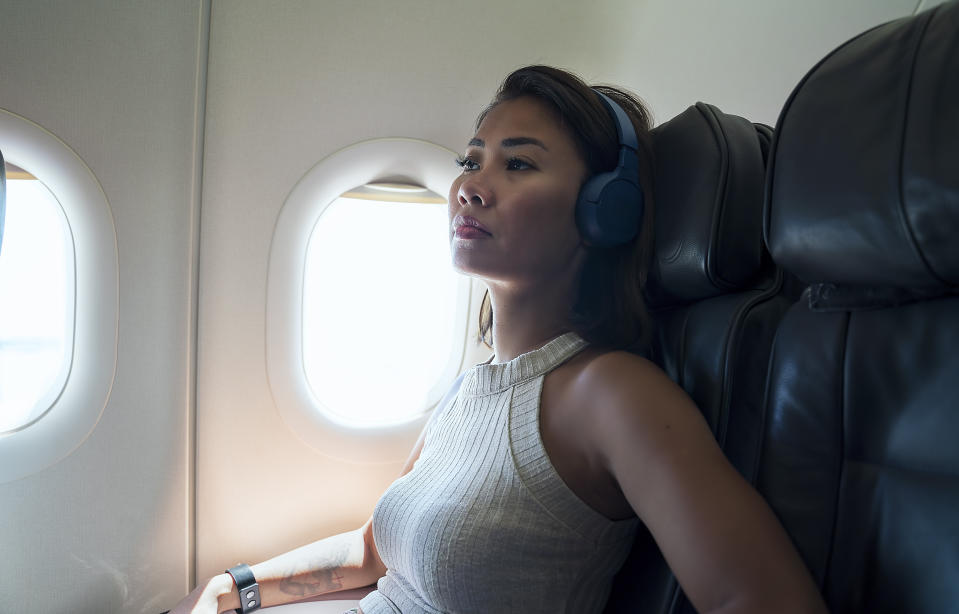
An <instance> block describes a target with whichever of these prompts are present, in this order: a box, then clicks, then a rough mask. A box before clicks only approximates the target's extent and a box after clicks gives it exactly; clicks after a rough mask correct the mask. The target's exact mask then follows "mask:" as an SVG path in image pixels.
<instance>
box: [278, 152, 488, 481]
mask: <svg viewBox="0 0 959 614" xmlns="http://www.w3.org/2000/svg"><path fill="white" fill-rule="evenodd" d="M455 156H456V153H455V152H454V151H452V150H450V149H447V148H445V147H442V146H440V145H436V144H434V143H430V142H427V141H422V140H419V139H412V138H401V137H393V138H380V139H372V140H368V141H362V142H360V143H356V144H354V145H350V146H348V147H345V148H343V149H341V150H339V151H336V152H334V153H333V154H331V155H330V156H328V157H326V158H324V159H323V160H321V161H320V162H318V163H317V164H316V165H314V166H313V168H311V169H310V170H309V171H308V172H307V173H306V174H305V175H304V176H303V177H302V178H301V179H300V180H299V182H297V184H296V185H295V186H294V187H293V189H292V191H291V192H290V194H289V196H287V199H286V201H285V202H284V204H283V207H282V209H281V210H280V214H279V216H278V217H277V222H276V226H275V228H274V231H273V239H272V242H271V245H270V259H269V265H268V275H267V300H266V360H267V373H268V379H269V382H270V392H271V394H272V396H273V400H274V403H275V405H276V409H277V411H278V413H279V414H280V417H281V418H282V420H283V422H284V423H285V424H286V425H287V427H288V428H289V429H290V430H291V431H293V433H294V434H295V435H296V436H297V437H299V438H300V439H301V440H302V441H304V442H305V443H306V444H307V445H309V446H310V447H312V448H314V449H315V450H317V451H319V452H321V453H323V454H324V455H326V456H329V457H332V458H336V459H340V460H349V461H350V462H353V463H356V462H362V463H389V462H397V461H401V460H403V459H405V458H406V457H407V456H408V455H409V451H410V441H409V440H410V439H411V438H415V437H416V435H417V434H418V433H419V432H420V431H421V430H422V428H423V426H424V424H425V423H426V420H427V419H428V418H429V415H430V411H429V409H427V410H426V411H425V412H424V413H423V414H422V415H420V416H417V417H416V418H413V419H411V420H409V421H406V422H402V423H398V424H391V425H384V426H363V427H357V426H350V425H345V424H343V423H341V422H339V421H337V420H336V419H335V418H333V417H331V416H328V415H326V412H325V411H324V410H323V408H322V407H321V406H319V404H318V402H317V400H316V398H315V397H314V396H313V393H312V391H311V390H310V386H309V383H308V382H307V379H306V374H305V373H304V371H303V358H302V357H303V344H302V326H303V278H304V268H305V265H306V250H307V246H308V244H309V239H310V237H311V235H312V231H313V228H314V227H315V225H316V222H317V221H318V220H319V218H320V216H321V215H322V214H323V211H324V210H325V209H326V207H327V206H329V205H330V204H331V203H332V202H333V201H335V200H336V199H337V198H338V197H339V196H340V195H342V194H343V193H345V192H348V191H350V190H352V189H354V188H356V187H357V186H362V185H366V184H368V183H373V182H376V181H382V180H384V178H396V177H403V178H406V179H408V180H409V181H411V182H415V183H417V184H419V185H422V186H424V187H426V188H428V189H429V190H432V191H433V192H436V193H437V194H446V193H447V192H448V191H449V186H450V184H451V183H452V182H453V179H455V178H456V176H457V174H458V173H459V169H457V168H456V166H455V165H454V164H453V162H452V161H453V159H454V158H455ZM466 283H467V284H468V290H466V296H465V305H466V308H467V310H469V306H470V305H471V303H472V296H471V293H472V284H471V283H469V282H468V281H467V282H466ZM458 332H459V337H460V338H462V340H463V341H462V346H461V351H460V361H459V364H457V365H451V367H450V368H449V369H448V370H447V373H446V374H445V376H446V378H448V379H449V382H448V383H447V384H446V385H447V386H448V385H449V384H451V383H452V382H453V380H454V379H455V377H456V375H457V373H458V372H459V370H460V369H461V368H462V364H463V360H464V357H465V354H466V345H467V344H466V335H467V318H466V317H464V318H463V322H462V327H461V328H460V329H459V331H458ZM440 396H442V395H440Z"/></svg>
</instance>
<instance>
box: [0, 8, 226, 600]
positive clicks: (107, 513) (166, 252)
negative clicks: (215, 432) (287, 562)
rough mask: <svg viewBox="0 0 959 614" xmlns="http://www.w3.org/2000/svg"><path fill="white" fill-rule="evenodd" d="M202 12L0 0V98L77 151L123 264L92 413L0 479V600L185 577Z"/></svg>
mask: <svg viewBox="0 0 959 614" xmlns="http://www.w3.org/2000/svg"><path fill="white" fill-rule="evenodd" d="M206 15H207V14H206V12H205V9H204V3H203V2H196V1H194V0H175V1H164V2H136V3H130V2H119V3H118V2H114V1H113V0H84V1H83V2H52V1H51V2H20V1H16V0H12V1H10V0H2V1H0V108H3V109H5V110H7V111H10V112H12V113H15V114H17V115H20V116H23V117H26V118H27V119H29V120H31V121H33V122H35V123H36V124H38V125H40V126H42V127H43V128H44V129H45V130H47V131H49V132H50V133H51V134H53V135H55V136H56V137H57V138H59V139H60V140H62V141H63V143H64V144H65V145H66V147H67V148H69V149H70V150H72V151H74V152H75V153H76V155H77V156H78V157H79V158H80V159H81V160H82V161H83V163H84V164H85V166H87V167H89V169H90V171H91V172H92V174H93V176H94V177H95V178H96V180H97V181H98V182H99V184H100V185H101V186H102V189H103V194H104V195H105V198H106V200H107V201H108V202H109V205H110V210H111V211H112V214H113V221H114V223H115V230H116V239H115V242H113V241H111V240H104V242H103V246H104V247H106V248H108V249H110V250H116V256H115V258H116V262H117V263H118V267H119V268H118V270H117V271H116V272H114V273H113V287H114V289H115V290H114V292H113V293H110V292H103V293H102V297H101V298H102V300H103V302H104V305H103V307H104V309H107V310H109V309H110V307H111V306H110V303H111V302H113V305H114V306H115V309H116V311H115V313H116V314H118V319H115V320H114V323H113V331H112V332H111V333H109V334H98V333H97V331H95V330H91V331H87V333H86V334H90V335H93V336H94V339H93V340H92V342H93V343H100V344H107V345H112V346H113V348H112V349H111V350H110V353H113V352H115V353H116V365H117V367H116V373H115V375H114V374H113V372H112V367H111V370H110V373H109V375H108V379H109V380H110V383H112V391H111V392H110V395H109V401H108V402H107V403H106V405H105V407H104V406H103V401H104V400H105V398H106V395H103V398H101V399H100V403H101V404H100V407H99V408H97V411H100V410H102V414H101V415H100V419H99V422H97V423H96V427H95V428H93V430H92V432H90V434H89V436H88V437H87V438H86V439H85V440H84V441H83V443H82V444H80V445H79V447H77V448H76V449H75V450H74V451H73V452H72V453H71V454H69V455H68V456H66V457H65V458H62V460H59V461H58V462H55V463H54V464H52V465H50V466H48V467H47V468H46V469H43V470H41V471H39V472H37V473H34V474H32V475H29V476H25V477H22V478H20V479H18V480H15V481H12V482H8V483H4V484H0V502H2V504H0V553H2V556H0V595H2V596H3V597H2V602H0V611H3V612H44V613H57V612H81V613H89V614H93V613H97V614H100V613H104V612H123V613H128V612H145V613H152V614H156V613H157V612H159V611H161V610H164V609H167V608H168V607H170V606H171V605H172V603H173V602H175V600H176V599H178V598H179V597H181V596H182V595H183V594H184V593H185V592H186V590H187V588H188V585H189V579H190V573H189V572H190V562H191V558H192V557H191V554H192V553H191V551H190V535H191V533H190V528H191V526H190V525H191V514H190V490H191V486H192V485H191V474H190V448H191V446H192V441H191V437H190V432H191V419H190V411H191V407H190V405H191V390H192V376H191V373H192V371H193V365H192V355H193V353H192V338H193V334H192V331H191V328H192V326H193V322H192V315H191V314H192V305H193V304H194V302H195V299H194V297H193V290H192V284H193V282H194V280H195V274H194V271H193V269H194V265H193V259H194V253H195V250H194V227H195V224H194V221H193V220H194V213H195V210H196V207H197V205H198V203H197V198H196V196H197V194H198V189H197V185H196V180H197V177H198V175H197V173H196V170H197V153H198V144H199V142H200V140H199V139H198V136H200V135H201V133H200V132H199V129H200V127H201V125H200V124H199V123H198V121H200V120H202V98H203V97H202V95H200V94H201V92H202V81H203V78H202V74H203V73H204V72H205V68H206V60H205V49H206V45H205V36H206V32H207V29H206V23H207V16H206ZM198 111H200V113H198ZM3 138H4V135H3V134H0V148H2V147H3ZM68 213H69V212H68ZM74 221H77V223H81V221H80V220H79V219H78V220H71V223H73V222H74ZM109 273H110V272H109V271H106V274H108V275H109ZM117 289H118V292H119V294H117ZM77 290H78V293H80V292H85V291H96V289H95V288H86V289H84V288H78V289H77ZM78 324H82V323H81V322H78ZM78 334H83V333H78ZM78 350H80V351H83V350H82V348H79V347H78ZM86 358H87V357H85V356H80V355H77V356H75V357H74V359H75V361H83V360H85V359H86ZM97 385H98V386H99V385H102V384H101V383H99V382H98V383H97ZM51 416H52V414H51ZM39 424H42V420H41V422H40V423H38V425H39ZM91 426H92V423H91ZM24 432H27V431H24ZM4 462H6V459H4Z"/></svg>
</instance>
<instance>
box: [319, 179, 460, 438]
mask: <svg viewBox="0 0 959 614" xmlns="http://www.w3.org/2000/svg"><path fill="white" fill-rule="evenodd" d="M375 189H376V188H375V187H374V188H373V190H374V191H375ZM367 192H369V190H367ZM350 194H351V195H352V194H356V191H353V192H351V193H350ZM430 194H431V196H433V197H435V195H434V194H432V193H430ZM370 198H371V197H370V196H369V195H363V196H362V197H361V198H348V197H340V198H338V199H337V200H335V201H334V202H332V203H330V205H329V206H328V207H326V209H325V210H324V211H323V214H322V215H321V216H320V218H319V220H318V221H317V223H316V226H315V227H314V229H313V233H312V235H311V236H310V240H309V245H308V247H307V255H306V266H305V269H304V286H303V367H304V371H305V374H306V379H307V382H308V383H309V386H310V389H311V390H312V393H313V395H314V396H315V398H316V399H317V401H319V403H320V404H321V406H322V407H323V408H325V409H326V410H327V411H328V412H330V414H331V416H330V417H331V418H332V419H334V420H336V421H337V422H341V423H343V424H345V425H349V426H359V427H362V426H385V425H390V424H397V423H401V422H404V421H407V420H410V419H411V418H414V417H416V416H418V415H420V414H422V413H423V412H425V411H427V410H428V409H430V407H431V405H432V404H433V403H435V402H436V401H437V400H438V398H436V397H437V386H443V385H445V384H447V383H448V382H445V381H441V379H442V378H443V375H444V373H445V372H446V371H447V370H448V366H449V364H450V362H451V361H456V362H457V364H458V361H459V359H460V353H461V352H462V343H463V342H462V339H458V338H457V339H454V337H455V335H456V331H457V330H458V327H457V326H456V322H457V321H456V318H457V317H461V316H462V315H463V314H459V313H458V311H457V309H458V305H459V304H462V301H459V302H458V297H459V294H460V293H462V292H464V289H465V291H466V292H468V282H467V280H466V278H464V277H462V276H460V275H458V274H456V273H454V271H453V269H452V267H451V266H450V254H449V242H448V238H447V237H448V234H447V233H448V231H447V213H446V206H445V204H437V203H436V202H435V201H436V200H437V199H436V198H434V199H433V202H387V201H383V200H371V199H370ZM439 202H442V203H445V200H444V199H441V198H440V199H439Z"/></svg>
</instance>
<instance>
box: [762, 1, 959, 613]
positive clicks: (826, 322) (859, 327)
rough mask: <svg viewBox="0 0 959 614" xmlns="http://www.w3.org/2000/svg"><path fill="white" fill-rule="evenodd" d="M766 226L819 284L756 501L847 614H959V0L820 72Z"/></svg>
mask: <svg viewBox="0 0 959 614" xmlns="http://www.w3.org/2000/svg"><path fill="white" fill-rule="evenodd" d="M765 225H766V229H765V230H766V236H767V242H768V245H769V248H770V251H771V253H772V254H773V257H774V259H775V261H776V262H777V263H779V264H780V265H781V266H782V267H783V268H785V269H787V270H788V271H791V272H792V273H794V274H795V275H797V276H798V277H799V278H801V279H802V280H804V281H805V282H808V283H809V284H811V285H810V288H809V291H808V292H807V293H806V296H805V300H803V301H801V302H799V303H797V304H796V305H795V306H793V307H792V308H791V309H790V311H789V312H788V313H787V315H786V317H785V318H784V319H783V321H782V323H781V325H780V329H779V331H778V332H777V336H776V340H775V344H774V347H773V352H772V361H771V367H770V377H769V383H768V391H767V395H766V400H765V404H766V421H765V426H764V433H765V442H764V446H763V451H762V457H761V464H760V472H759V478H758V487H759V488H760V491H761V492H762V493H763V495H764V496H765V497H766V498H767V500H768V501H769V502H770V504H771V505H772V507H773V509H774V511H775V512H776V513H777V514H778V516H779V517H780V519H781V521H782V522H783V524H784V526H785V527H786V529H787V531H788V532H789V533H790V535H791V536H792V537H793V539H794V541H795V542H796V544H797V546H798V548H799V550H800V552H801V554H802V556H803V558H804V559H805V561H806V563H807V564H808V566H809V567H810V569H811V570H812V572H813V574H814V577H815V578H816V580H817V581H818V582H819V585H820V587H821V588H822V590H823V593H824V595H825V597H826V600H827V603H828V605H829V608H830V611H832V612H833V613H834V614H837V613H843V612H869V613H872V614H882V613H890V614H891V613H896V614H902V613H910V614H916V613H918V614H922V613H929V614H932V613H936V614H941V613H943V612H959V3H955V2H953V3H949V4H944V5H941V6H939V7H936V8H935V9H933V10H931V11H928V12H926V13H923V14H920V15H918V16H916V17H912V18H906V19H902V20H899V21H895V22H892V23H889V24H886V25H883V26H880V27H878V28H875V29H872V30H870V31H868V32H866V33H864V34H862V35H860V36H859V37H857V38H854V39H853V40H851V41H849V42H848V43H846V44H845V45H843V46H842V47H840V48H839V49H837V50H836V51H835V52H833V53H832V54H830V55H829V56H827V57H826V58H825V59H824V60H823V61H822V62H820V63H819V65H817V66H816V67H815V68H814V69H813V70H812V71H811V72H810V73H809V74H808V75H807V76H806V78H805V79H804V80H803V81H802V82H801V83H800V85H799V86H798V87H797V89H796V90H795V91H794V92H793V95H792V96H791V98H790V100H789V101H788V102H787V104H786V106H785V108H784V110H783V113H782V115H781V116H780V120H779V123H778V125H777V129H776V136H775V139H774V142H773V147H772V151H771V158H770V176H769V182H768V186H767V208H766V211H765Z"/></svg>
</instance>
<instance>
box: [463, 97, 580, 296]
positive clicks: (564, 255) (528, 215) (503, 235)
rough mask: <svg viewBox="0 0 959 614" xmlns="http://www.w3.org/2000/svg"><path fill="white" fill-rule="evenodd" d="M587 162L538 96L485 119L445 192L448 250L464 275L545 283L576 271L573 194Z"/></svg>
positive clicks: (497, 110)
mask: <svg viewBox="0 0 959 614" xmlns="http://www.w3.org/2000/svg"><path fill="white" fill-rule="evenodd" d="M586 174H587V171H586V164H585V163H584V162H583V160H582V157H581V156H580V154H579V152H578V151H577V149H576V146H575V144H574V142H573V139H572V138H571V137H570V136H569V135H568V134H567V133H566V131H565V130H564V129H563V128H561V127H560V125H559V121H558V119H557V117H556V115H555V113H554V112H553V111H552V110H551V109H550V108H549V107H547V106H545V105H543V104H542V103H540V102H539V101H538V100H536V99H535V98H530V97H523V98H517V99H515V100H510V101H507V102H503V103H501V104H499V105H497V106H496V107H494V108H493V109H492V110H491V111H490V112H489V113H488V114H487V115H486V117H485V118H484V119H483V122H482V124H480V127H479V130H477V132H476V135H475V136H474V137H473V139H471V140H470V142H469V145H468V146H467V148H466V152H465V155H464V157H463V173H462V174H461V175H460V176H459V177H457V179H456V180H455V181H454V182H453V185H452V187H451V188H450V194H449V221H450V227H449V229H450V249H451V252H452V256H453V266H454V267H455V268H456V269H457V270H459V271H460V272H462V273H465V274H468V275H472V276H476V277H480V278H483V279H486V280H488V281H494V282H516V281H518V282H542V283H549V282H550V281H552V280H554V279H555V278H556V277H557V276H560V277H562V276H567V275H570V274H573V273H575V271H577V270H578V265H579V263H580V260H581V255H582V253H583V247H582V241H581V239H580V236H579V231H578V230H577V228H576V221H575V212H574V208H575V205H576V197H577V194H578V193H579V188H580V186H581V185H582V183H583V181H584V179H585V178H586Z"/></svg>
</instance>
